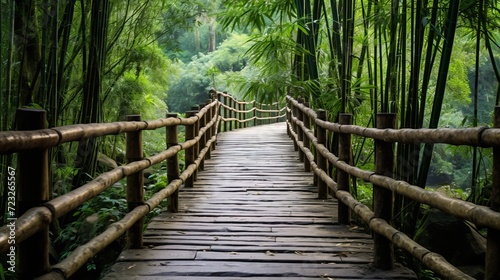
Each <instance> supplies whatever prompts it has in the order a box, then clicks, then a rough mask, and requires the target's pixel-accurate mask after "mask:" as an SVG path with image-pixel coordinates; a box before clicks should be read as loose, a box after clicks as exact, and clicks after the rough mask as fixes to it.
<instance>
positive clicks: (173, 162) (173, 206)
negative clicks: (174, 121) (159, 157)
mask: <svg viewBox="0 0 500 280" xmlns="http://www.w3.org/2000/svg"><path fill="white" fill-rule="evenodd" d="M167 118H177V114H167ZM166 134H167V135H166V141H167V149H168V148H170V147H174V146H177V145H179V140H178V132H177V125H172V126H167V127H166ZM179 177H180V171H179V157H178V154H175V155H174V156H173V157H170V158H168V159H167V179H168V183H171V182H172V181H174V180H177V179H179ZM167 203H168V205H167V210H168V211H169V212H171V213H177V212H179V189H177V190H176V191H175V192H174V193H172V194H171V195H170V197H168V198H167Z"/></svg>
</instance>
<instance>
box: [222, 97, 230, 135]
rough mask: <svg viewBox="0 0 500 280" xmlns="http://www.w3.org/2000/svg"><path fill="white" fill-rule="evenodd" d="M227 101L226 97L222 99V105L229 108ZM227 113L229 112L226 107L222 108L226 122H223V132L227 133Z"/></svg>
mask: <svg viewBox="0 0 500 280" xmlns="http://www.w3.org/2000/svg"><path fill="white" fill-rule="evenodd" d="M228 99H229V98H228V97H227V96H224V97H223V100H224V105H226V106H229V102H228ZM229 112H230V111H229V110H228V109H227V108H226V107H224V119H226V121H224V131H228V130H227V128H228V121H227V119H228V118H229V114H228V113H229ZM229 125H231V124H229Z"/></svg>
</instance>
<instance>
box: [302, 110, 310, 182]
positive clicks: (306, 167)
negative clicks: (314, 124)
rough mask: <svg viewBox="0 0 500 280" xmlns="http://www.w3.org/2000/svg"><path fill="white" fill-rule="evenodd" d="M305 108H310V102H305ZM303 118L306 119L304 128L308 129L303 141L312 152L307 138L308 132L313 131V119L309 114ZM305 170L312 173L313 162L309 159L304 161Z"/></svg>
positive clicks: (304, 133) (305, 131) (303, 115)
mask: <svg viewBox="0 0 500 280" xmlns="http://www.w3.org/2000/svg"><path fill="white" fill-rule="evenodd" d="M304 106H305V107H307V108H309V102H305V103H304ZM302 117H303V118H304V120H303V122H304V127H305V128H306V130H304V131H303V136H302V139H303V141H304V146H305V147H306V148H307V149H308V150H311V141H310V139H309V137H308V136H307V132H308V131H310V130H311V118H310V117H309V116H308V115H307V114H302ZM304 170H305V171H306V172H310V171H311V162H310V161H309V160H308V159H306V160H305V161H304Z"/></svg>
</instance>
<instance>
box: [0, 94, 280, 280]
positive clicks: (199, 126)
mask: <svg viewBox="0 0 500 280" xmlns="http://www.w3.org/2000/svg"><path fill="white" fill-rule="evenodd" d="M210 96H211V99H209V100H207V102H206V103H205V104H201V105H197V106H193V107H192V109H193V110H192V111H188V112H186V117H185V118H180V117H178V116H177V115H176V114H168V115H167V117H166V118H161V119H156V120H151V121H142V120H141V119H140V116H139V115H131V116H128V117H127V121H123V122H113V123H99V124H76V125H69V126H62V127H54V128H46V127H44V125H45V123H46V121H45V114H46V113H45V111H43V110H31V109H19V110H18V112H17V119H18V123H19V124H20V125H18V131H4V132H0V154H4V155H5V154H12V153H17V154H18V162H19V166H18V168H17V170H18V173H19V174H21V173H22V176H18V177H19V181H20V182H18V185H17V188H18V193H19V194H18V201H16V202H17V204H18V205H21V206H20V207H19V209H21V210H20V211H19V212H20V213H21V214H20V215H19V216H18V217H17V219H16V220H15V227H14V228H15V230H14V231H12V230H11V228H9V227H8V225H4V226H3V227H1V228H0V250H1V251H2V252H5V251H7V250H10V248H11V245H10V244H9V237H10V236H11V235H15V239H16V246H17V247H18V251H19V256H18V269H17V273H18V275H17V276H18V278H19V279H34V278H36V277H38V278H37V279H68V278H69V277H71V275H73V274H74V273H75V272H76V271H77V270H78V269H79V268H80V267H82V266H83V265H84V264H85V263H86V262H88V261H89V260H90V259H91V258H93V257H94V256H95V255H96V254H97V253H98V252H100V251H101V250H102V249H104V248H105V247H106V246H108V245H109V244H111V243H112V242H113V241H114V240H116V239H117V238H119V237H120V236H122V235H123V234H125V233H127V241H128V242H127V244H128V247H129V248H139V247H141V246H142V225H143V221H144V216H145V215H146V214H147V213H149V212H150V211H151V210H153V209H154V208H155V207H158V205H160V202H161V201H162V200H164V199H165V198H167V201H168V206H167V207H168V210H169V211H172V212H176V211H178V206H179V201H178V190H179V188H180V186H181V185H183V184H184V185H185V186H186V187H192V186H193V182H194V181H196V175H197V172H198V170H203V165H204V160H205V159H206V158H210V153H211V151H212V150H214V149H215V147H216V145H215V144H216V142H217V133H218V132H219V131H220V130H221V124H222V123H221V122H223V125H224V127H225V128H224V130H232V128H233V125H232V124H233V123H234V124H235V125H234V128H241V127H244V126H243V125H242V124H243V123H247V122H249V121H251V120H254V125H257V124H258V123H257V121H258V120H259V121H264V120H271V119H272V120H276V121H278V120H279V119H282V118H283V117H284V115H280V112H284V110H285V109H281V110H261V109H259V108H257V105H259V106H260V104H257V103H256V102H254V101H252V102H240V101H238V100H236V99H235V98H234V97H232V96H230V95H228V94H226V93H221V92H216V91H211V92H210ZM249 104H250V105H252V106H253V108H252V109H250V110H246V109H245V108H246V107H245V106H247V105H249ZM221 111H223V114H222V113H221ZM258 113H261V116H258ZM249 114H252V116H251V117H248V115H249ZM264 114H267V115H264ZM228 124H229V127H230V129H226V127H227V126H228ZM236 124H238V127H237V126H236ZM178 126H184V127H185V131H186V137H185V138H186V140H185V141H184V142H182V143H179V142H178V129H177V128H178ZM161 128H165V129H166V137H165V140H166V146H167V148H166V149H165V150H163V151H160V152H158V153H157V154H155V155H152V156H150V157H147V158H144V157H143V153H142V147H143V143H142V131H144V130H156V129H161ZM121 133H125V134H126V135H127V150H126V157H127V162H128V163H127V164H126V165H123V166H119V167H117V168H115V169H113V170H111V171H108V172H105V173H102V174H100V175H99V176H97V177H96V178H95V179H93V180H91V181H90V182H88V183H86V184H84V185H82V186H80V187H79V188H77V189H75V190H73V191H70V192H68V193H66V194H63V195H61V196H59V197H57V198H54V199H51V200H49V197H48V181H49V180H48V177H49V174H48V156H47V154H48V149H49V148H53V147H57V146H59V145H61V144H63V143H68V142H75V141H81V140H85V139H92V138H96V137H102V136H106V135H115V134H121ZM182 150H185V152H186V154H185V158H186V166H185V169H184V170H183V171H182V172H180V169H179V164H178V158H177V155H178V153H179V152H180V151H182ZM163 161H167V177H168V185H167V186H166V187H165V188H164V189H162V190H161V191H159V192H157V193H156V194H154V195H153V196H152V197H151V198H150V199H149V200H147V201H144V196H143V174H142V172H143V170H144V169H146V168H148V167H150V166H153V165H156V164H159V163H161V162H163ZM125 177H126V178H127V203H128V208H129V212H128V213H127V214H125V216H124V218H123V219H122V220H120V221H117V222H115V223H113V224H111V225H110V226H109V227H108V228H107V229H106V230H105V231H104V232H102V233H100V234H99V235H97V236H96V237H94V238H93V239H92V240H90V241H89V242H88V243H86V244H84V245H82V246H80V247H78V248H77V249H75V250H74V251H73V252H72V253H71V254H70V255H69V256H68V257H67V258H66V259H64V260H63V261H61V262H60V263H58V264H55V265H52V266H50V264H49V242H50V240H49V234H48V233H49V225H50V224H51V223H52V222H54V221H55V220H56V219H58V218H60V217H62V216H64V215H65V214H67V213H69V212H70V211H72V210H74V209H76V208H77V207H79V206H80V205H82V204H83V203H84V202H86V201H88V200H89V199H91V198H94V197H96V196H97V195H99V194H100V193H102V192H103V191H104V190H106V189H107V188H109V187H110V186H112V185H113V184H115V183H116V182H118V181H119V180H121V179H123V178H125ZM21 178H26V179H25V181H23V179H21Z"/></svg>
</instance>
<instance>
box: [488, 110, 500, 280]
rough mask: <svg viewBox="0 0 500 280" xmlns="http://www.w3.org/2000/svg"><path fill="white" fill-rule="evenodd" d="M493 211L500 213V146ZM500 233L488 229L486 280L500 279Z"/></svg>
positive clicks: (499, 117)
mask: <svg viewBox="0 0 500 280" xmlns="http://www.w3.org/2000/svg"><path fill="white" fill-rule="evenodd" d="M494 127H495V128H500V106H496V107H495V122H494ZM491 209H492V210H494V211H497V212H500V146H495V147H493V183H492V184H491ZM499 264H500V231H498V230H495V229H491V228H489V229H488V239H487V241H486V265H485V277H484V279H486V280H493V279H500V265H499Z"/></svg>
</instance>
